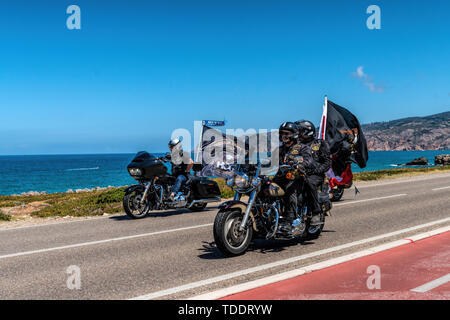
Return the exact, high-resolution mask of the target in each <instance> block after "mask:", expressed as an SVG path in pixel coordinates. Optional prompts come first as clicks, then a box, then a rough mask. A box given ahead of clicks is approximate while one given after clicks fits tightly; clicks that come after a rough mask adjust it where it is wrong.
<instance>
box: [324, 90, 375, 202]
mask: <svg viewBox="0 0 450 320" xmlns="http://www.w3.org/2000/svg"><path fill="white" fill-rule="evenodd" d="M318 138H319V139H323V140H326V141H327V142H328V145H329V147H330V153H331V160H332V164H331V169H330V170H329V171H328V172H327V176H328V178H329V185H330V188H331V190H330V193H331V194H332V195H333V198H332V200H333V201H337V200H340V199H341V198H342V196H343V194H344V190H345V189H348V188H350V187H351V186H352V184H353V181H352V180H353V174H352V170H351V163H352V162H353V163H356V164H357V165H358V166H359V167H360V168H361V169H362V168H365V167H366V164H367V161H368V159H369V155H368V152H367V142H366V139H365V137H364V133H363V131H362V129H361V126H360V124H359V121H358V118H356V116H355V115H354V114H352V113H351V112H350V111H349V110H348V109H346V108H344V107H342V106H340V105H338V104H336V103H334V102H332V101H331V100H328V99H327V97H325V104H324V109H323V115H322V120H321V122H320V128H319V135H318Z"/></svg>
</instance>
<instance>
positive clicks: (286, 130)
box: [273, 122, 299, 229]
mask: <svg viewBox="0 0 450 320" xmlns="http://www.w3.org/2000/svg"><path fill="white" fill-rule="evenodd" d="M278 132H279V139H280V142H281V146H280V149H279V163H280V165H283V164H289V163H291V162H293V160H294V157H295V154H298V149H299V145H298V143H297V139H298V127H297V125H296V124H295V123H293V122H284V123H283V124H282V125H281V126H280V129H279V131H278ZM273 182H275V183H276V184H278V185H279V186H280V187H281V188H282V189H283V190H284V192H285V194H284V199H283V200H284V201H283V202H284V213H283V218H284V223H283V225H284V227H285V228H287V229H290V226H291V224H292V221H293V220H294V219H295V213H296V210H297V191H298V189H299V180H298V179H293V180H290V179H287V178H286V175H285V173H283V172H281V171H280V170H278V172H277V174H276V175H275V178H274V179H273Z"/></svg>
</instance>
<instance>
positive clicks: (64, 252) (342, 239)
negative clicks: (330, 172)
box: [0, 174, 450, 299]
mask: <svg viewBox="0 0 450 320" xmlns="http://www.w3.org/2000/svg"><path fill="white" fill-rule="evenodd" d="M358 188H359V189H360V191H361V193H360V194H358V196H357V197H355V195H354V191H353V189H350V190H348V191H347V192H346V193H345V194H344V197H343V200H342V201H340V202H338V203H334V207H333V210H332V216H331V217H327V220H326V224H325V228H324V232H323V233H322V236H321V237H320V238H319V239H318V240H315V241H310V242H307V243H303V244H290V243H285V242H282V241H277V242H274V241H256V242H254V243H253V244H252V246H251V248H250V250H249V252H247V253H246V254H245V255H243V256H239V257H234V258H225V257H224V256H223V255H222V254H221V253H220V252H219V251H218V249H216V247H215V245H214V240H213V235H212V223H213V221H214V217H215V215H216V212H217V210H216V208H217V206H216V205H209V206H208V208H207V210H206V211H203V212H197V213H193V212H189V211H187V210H180V211H167V212H158V213H156V214H154V215H151V216H149V217H147V218H144V219H140V220H132V219H129V218H127V217H126V216H125V215H117V216H113V217H107V218H100V219H91V220H82V221H73V222H67V223H58V224H46V225H38V226H31V227H26V228H10V229H0V243H1V247H0V299H130V298H137V297H140V298H156V299H180V298H189V297H192V296H195V295H199V294H202V293H205V292H208V291H212V290H216V289H218V288H224V287H228V286H231V285H235V284H238V283H242V282H246V281H249V280H254V279H258V278H260V277H263V276H267V275H271V274H274V273H277V272H284V271H287V270H290V269H293V268H298V267H299V266H303V265H309V264H311V263H315V262H319V261H323V260H327V259H330V258H333V257H337V256H340V255H344V254H348V253H351V252H354V251H357V250H361V248H367V247H372V246H375V245H379V244H381V243H384V242H388V241H392V240H396V239H401V238H404V237H407V236H410V235H413V234H417V233H421V232H424V231H428V230H432V229H436V228H439V227H442V226H448V225H450V174H438V175H430V176H425V177H423V176H422V177H415V178H408V179H401V180H392V181H382V182H377V183H369V184H368V183H365V184H360V185H358ZM427 223H428V225H426V226H424V227H420V228H413V229H411V230H406V231H405V232H397V231H399V230H403V229H406V228H411V227H415V226H418V225H422V224H427ZM388 233H392V234H390V235H389V234H388ZM386 234H388V235H386ZM371 237H376V238H375V239H372V240H371V241H361V240H364V239H367V238H371ZM357 241H359V242H357ZM338 246H340V247H338ZM298 257H300V258H298ZM290 258H293V259H290ZM286 259H290V260H286ZM270 263H271V265H267V264H270ZM70 266H76V268H79V269H78V270H79V271H80V277H79V279H80V282H79V283H78V282H76V281H75V282H73V281H69V282H70V283H71V284H72V286H71V285H69V286H68V284H67V282H68V279H69V280H73V274H71V273H68V272H67V271H68V268H69V267H70ZM255 267H259V268H258V269H251V268H255ZM70 270H73V269H70ZM70 283H69V284H70ZM73 284H79V285H80V287H79V289H77V288H74V287H73ZM69 287H70V288H69Z"/></svg>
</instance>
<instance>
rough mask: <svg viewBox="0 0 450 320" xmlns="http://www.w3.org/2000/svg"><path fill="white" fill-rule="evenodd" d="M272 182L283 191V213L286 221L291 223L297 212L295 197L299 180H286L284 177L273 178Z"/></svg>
mask: <svg viewBox="0 0 450 320" xmlns="http://www.w3.org/2000/svg"><path fill="white" fill-rule="evenodd" d="M273 181H274V182H275V183H276V184H278V185H279V186H280V187H281V188H282V189H283V190H284V197H283V203H284V213H283V217H284V218H285V219H286V220H289V221H293V220H294V219H295V212H296V211H297V196H298V190H299V180H288V179H286V178H284V177H275V178H274V179H273Z"/></svg>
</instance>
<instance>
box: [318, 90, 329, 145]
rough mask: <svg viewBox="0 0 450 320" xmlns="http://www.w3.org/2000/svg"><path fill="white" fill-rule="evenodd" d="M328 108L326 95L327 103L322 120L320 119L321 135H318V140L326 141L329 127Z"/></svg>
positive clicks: (326, 103) (326, 102) (326, 100)
mask: <svg viewBox="0 0 450 320" xmlns="http://www.w3.org/2000/svg"><path fill="white" fill-rule="evenodd" d="M327 106H328V97H327V95H325V102H324V104H323V112H322V118H321V119H320V125H319V133H318V134H317V138H318V139H322V140H325V132H326V127H327V110H328V108H327Z"/></svg>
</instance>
